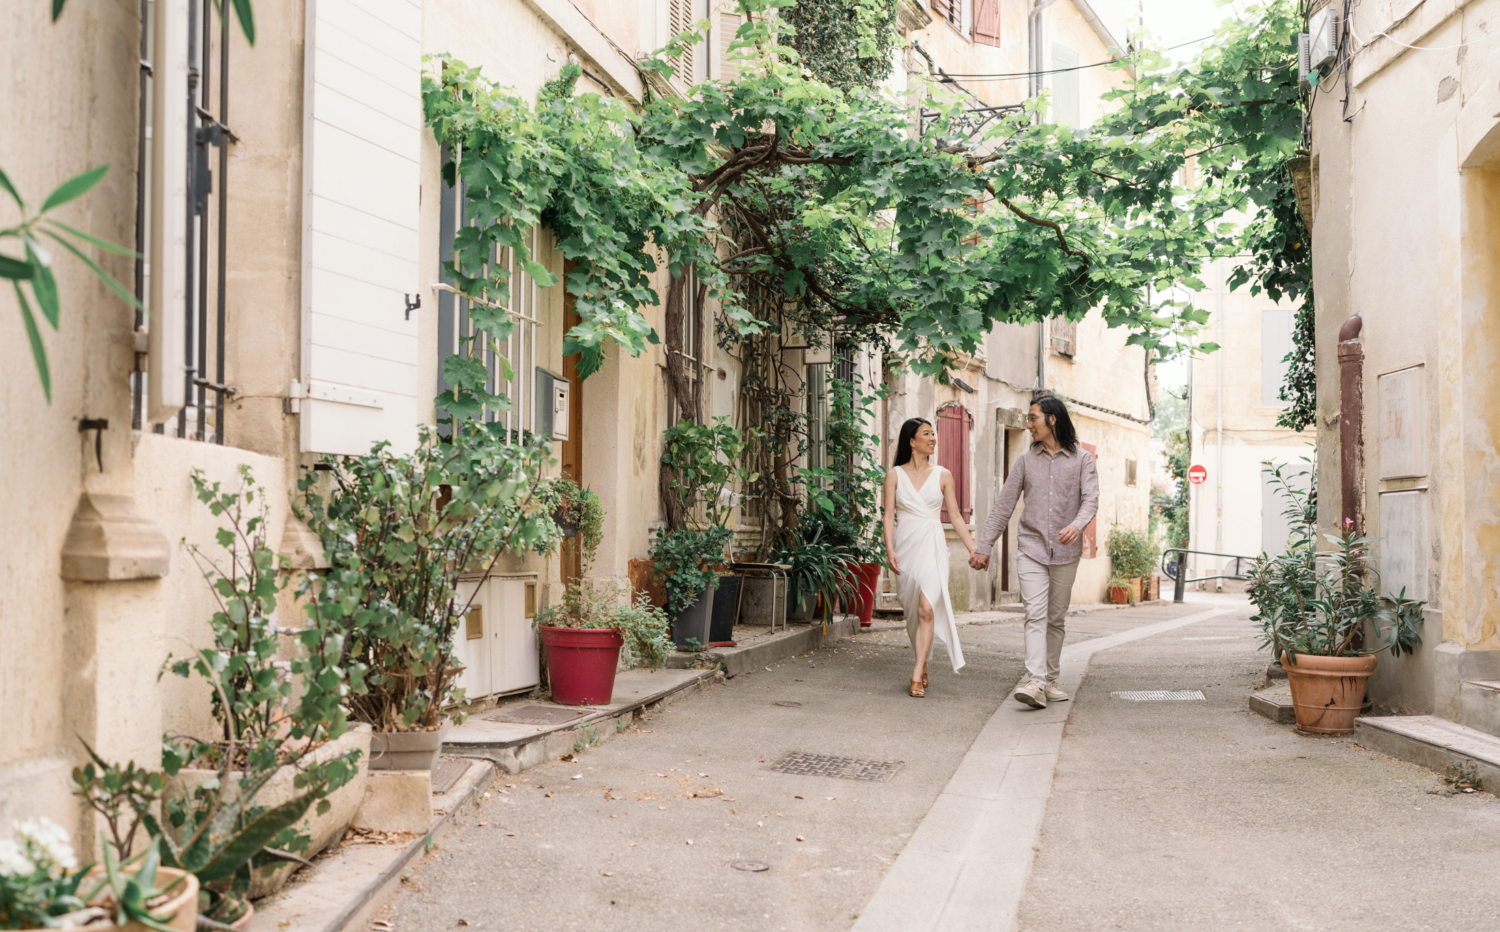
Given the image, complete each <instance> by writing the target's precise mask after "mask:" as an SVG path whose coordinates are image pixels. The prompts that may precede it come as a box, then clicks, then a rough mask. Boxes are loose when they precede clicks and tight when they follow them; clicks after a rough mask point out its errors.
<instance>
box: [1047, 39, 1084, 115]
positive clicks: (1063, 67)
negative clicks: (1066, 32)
mask: <svg viewBox="0 0 1500 932" xmlns="http://www.w3.org/2000/svg"><path fill="white" fill-rule="evenodd" d="M1077 68H1078V53H1077V52H1075V51H1073V50H1072V49H1070V48H1068V47H1067V46H1065V45H1055V44H1054V45H1053V46H1052V72H1053V73H1052V75H1051V78H1052V119H1053V121H1054V122H1057V123H1066V124H1068V125H1069V126H1077V125H1078V119H1079V112H1078V72H1077V70H1076V69H1077ZM1068 69H1075V70H1068Z"/></svg>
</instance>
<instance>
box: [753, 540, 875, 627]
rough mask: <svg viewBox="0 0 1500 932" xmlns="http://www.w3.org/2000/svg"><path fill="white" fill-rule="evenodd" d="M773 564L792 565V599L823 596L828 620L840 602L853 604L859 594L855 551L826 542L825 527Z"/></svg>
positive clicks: (785, 551) (782, 552)
mask: <svg viewBox="0 0 1500 932" xmlns="http://www.w3.org/2000/svg"><path fill="white" fill-rule="evenodd" d="M772 560H773V562H776V563H783V564H787V565H789V566H791V570H790V571H789V573H788V575H789V576H790V577H791V580H792V586H791V588H792V597H793V598H796V599H798V600H802V599H810V598H812V597H814V596H817V595H822V596H823V611H824V615H825V617H826V616H827V615H828V614H829V613H831V612H832V610H833V604H834V602H837V601H841V600H842V601H845V602H848V601H851V600H852V599H854V598H855V596H857V595H858V594H859V577H858V576H857V575H856V574H855V572H854V564H855V563H857V562H859V561H858V560H856V559H855V556H854V552H853V551H852V550H850V549H849V547H847V546H843V545H840V544H837V543H834V542H832V541H829V540H826V539H824V538H823V536H822V529H821V528H813V529H812V530H811V531H810V533H808V534H807V536H806V537H805V538H803V539H802V540H801V541H800V542H799V543H798V544H797V546H795V547H790V548H786V549H782V550H779V551H777V552H776V554H775V556H773V557H772Z"/></svg>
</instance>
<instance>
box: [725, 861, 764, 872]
mask: <svg viewBox="0 0 1500 932" xmlns="http://www.w3.org/2000/svg"><path fill="white" fill-rule="evenodd" d="M729 866H730V867H732V868H734V869H735V870H737V871H768V870H770V869H771V865H769V864H767V863H766V862H765V861H735V862H734V863H733V864H731V865H729Z"/></svg>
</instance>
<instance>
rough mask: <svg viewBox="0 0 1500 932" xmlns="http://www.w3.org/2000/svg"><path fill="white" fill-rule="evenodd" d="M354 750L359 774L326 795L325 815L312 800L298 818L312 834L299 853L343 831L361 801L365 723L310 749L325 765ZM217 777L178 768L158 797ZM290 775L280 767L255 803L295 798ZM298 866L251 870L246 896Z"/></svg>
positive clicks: (274, 885)
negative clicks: (357, 752)
mask: <svg viewBox="0 0 1500 932" xmlns="http://www.w3.org/2000/svg"><path fill="white" fill-rule="evenodd" d="M356 748H357V749H359V751H360V758H359V772H358V773H357V774H356V775H355V776H354V779H352V780H350V781H349V782H348V783H345V784H344V785H343V786H341V787H339V788H338V789H337V790H334V791H333V793H331V794H329V796H328V799H327V801H328V803H329V809H328V811H327V812H326V813H324V814H323V815H318V804H317V803H314V804H313V805H312V808H310V809H308V810H307V814H306V815H305V816H304V817H303V821H302V825H301V829H302V830H303V831H305V832H308V833H309V834H311V835H312V842H311V844H310V845H309V846H308V849H307V850H306V851H304V852H300V853H301V855H302V857H305V858H309V859H310V858H312V856H313V855H315V854H317V853H318V852H319V851H322V850H323V849H324V848H326V847H328V846H329V845H331V844H333V842H334V841H336V840H338V838H339V837H340V836H342V835H343V834H344V830H345V829H347V828H348V827H349V823H350V821H352V820H353V818H354V813H355V812H357V811H358V810H359V806H360V803H361V802H363V801H364V798H365V782H366V781H367V780H368V778H369V760H370V726H369V725H350V726H349V730H348V731H347V732H345V733H344V736H343V737H341V738H339V739H338V740H337V741H330V742H328V743H327V744H325V745H323V746H322V747H320V748H318V749H317V750H316V751H314V752H313V753H312V759H313V761H314V762H316V763H325V762H327V761H330V760H332V759H334V758H335V757H340V756H342V755H344V754H347V753H348V752H349V751H351V750H354V749H356ZM218 776H219V772H218V771H217V770H205V769H200V768H193V767H184V768H183V769H182V770H181V771H179V772H178V774H177V776H175V777H168V778H167V783H166V788H165V790H164V792H163V794H162V795H163V797H164V798H165V799H168V800H170V799H180V798H185V797H188V796H190V795H191V794H192V792H193V790H195V789H197V788H198V787H199V786H202V785H203V784H205V783H207V782H209V781H210V780H214V779H217V778H218ZM296 776H297V775H296V772H295V771H294V770H293V769H292V768H291V767H289V766H288V767H282V768H281V770H280V771H278V772H277V773H276V774H275V775H274V776H273V777H271V779H270V780H268V781H266V785H265V786H263V787H261V790H260V792H259V793H257V794H256V795H255V805H257V806H265V807H267V808H275V807H276V806H280V805H282V804H283V803H287V802H291V801H292V800H293V799H295V798H297V797H298V796H299V795H301V793H302V791H301V790H299V789H298V788H297V787H296V786H294V785H293V781H294V780H295V779H296ZM240 779H241V778H240V775H239V774H231V775H230V777H229V780H230V782H231V785H232V788H231V789H229V790H227V791H226V796H225V798H226V799H227V800H233V799H234V798H235V796H236V795H237V792H236V791H237V788H238V784H239V782H240ZM167 831H168V832H170V833H171V834H172V835H173V836H174V839H176V840H180V833H179V832H178V831H177V830H176V829H172V828H170V827H168V829H167ZM300 866H301V865H299V864H298V863H297V862H295V861H285V862H282V863H281V865H280V866H278V867H277V868H276V869H275V870H274V871H270V872H267V871H263V870H260V869H256V871H255V872H254V874H253V875H252V876H251V878H250V898H251V899H258V898H260V897H263V896H267V895H269V894H272V893H275V892H276V891H277V890H280V889H281V888H282V886H284V885H285V884H286V882H287V879H288V878H290V877H291V876H292V873H293V872H294V871H295V870H296V869H297V868H298V867H300Z"/></svg>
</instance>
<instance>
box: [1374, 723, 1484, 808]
mask: <svg viewBox="0 0 1500 932" xmlns="http://www.w3.org/2000/svg"><path fill="white" fill-rule="evenodd" d="M1354 740H1355V742H1356V743H1358V744H1359V745H1360V746H1362V747H1366V748H1369V749H1370V750H1372V751H1379V752H1380V753H1381V754H1386V755H1389V756H1391V757H1396V758H1399V759H1401V760H1406V761H1411V762H1412V763H1414V764H1419V765H1421V766H1423V767H1426V768H1428V769H1430V770H1436V771H1438V772H1440V773H1441V772H1442V771H1444V770H1447V769H1448V768H1449V767H1453V766H1461V767H1463V766H1472V767H1473V768H1474V769H1475V771H1476V772H1477V773H1478V775H1479V780H1480V783H1481V784H1482V786H1483V788H1484V789H1485V790H1487V791H1489V792H1491V793H1495V792H1497V791H1500V737H1496V736H1495V735H1492V734H1489V733H1488V732H1483V731H1480V730H1479V729H1477V728H1470V727H1468V726H1467V725H1460V724H1458V723H1457V722H1450V721H1448V720H1447V719H1445V718H1438V717H1437V716H1436V715H1386V716H1361V717H1360V718H1357V719H1355V720H1354Z"/></svg>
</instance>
